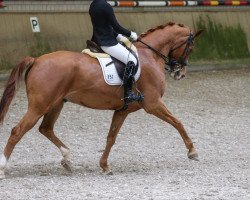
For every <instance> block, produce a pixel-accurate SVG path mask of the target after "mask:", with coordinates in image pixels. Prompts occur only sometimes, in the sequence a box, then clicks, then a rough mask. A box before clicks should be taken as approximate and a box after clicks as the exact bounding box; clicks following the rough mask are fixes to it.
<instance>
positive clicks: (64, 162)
mask: <svg viewBox="0 0 250 200" xmlns="http://www.w3.org/2000/svg"><path fill="white" fill-rule="evenodd" d="M61 165H62V166H63V167H64V169H66V170H67V171H68V172H72V166H71V162H70V161H68V160H64V159H62V161H61Z"/></svg>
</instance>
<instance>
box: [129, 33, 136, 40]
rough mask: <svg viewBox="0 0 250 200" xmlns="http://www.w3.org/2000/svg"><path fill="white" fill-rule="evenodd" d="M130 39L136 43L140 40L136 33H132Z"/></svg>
mask: <svg viewBox="0 0 250 200" xmlns="http://www.w3.org/2000/svg"><path fill="white" fill-rule="evenodd" d="M130 38H132V40H133V41H136V40H137V39H138V36H137V34H136V33H135V32H131V35H130Z"/></svg>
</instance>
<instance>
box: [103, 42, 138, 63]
mask: <svg viewBox="0 0 250 200" xmlns="http://www.w3.org/2000/svg"><path fill="white" fill-rule="evenodd" d="M101 48H102V50H103V51H104V52H105V53H107V54H109V55H111V56H112V57H114V58H116V59H117V60H120V61H121V62H123V63H124V64H125V65H127V63H128V62H129V61H132V62H134V64H135V65H137V59H136V58H135V57H134V55H133V54H132V53H130V52H129V51H128V50H127V49H126V48H125V47H124V46H122V45H121V44H120V43H118V44H117V45H115V46H111V47H106V46H101Z"/></svg>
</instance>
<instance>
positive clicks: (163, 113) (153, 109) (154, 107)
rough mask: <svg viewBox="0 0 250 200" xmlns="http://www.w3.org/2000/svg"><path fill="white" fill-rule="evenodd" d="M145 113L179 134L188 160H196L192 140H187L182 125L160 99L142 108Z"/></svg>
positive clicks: (196, 156) (187, 137) (196, 155)
mask: <svg viewBox="0 0 250 200" xmlns="http://www.w3.org/2000/svg"><path fill="white" fill-rule="evenodd" d="M144 109H145V110H146V112H148V113H150V114H153V115H155V116H156V117H158V118H160V119H162V120H164V121H165V122H168V123H169V124H171V125H172V126H174V127H175V128H176V129H177V130H178V132H179V133H180V135H181V137H182V139H183V141H184V143H185V145H186V147H187V149H188V158H190V159H192V160H198V154H197V152H196V150H195V148H194V145H193V142H192V140H191V139H190V138H189V136H188V134H187V132H186V130H185V129H184V127H183V125H182V123H181V122H180V121H179V120H178V119H177V118H176V117H175V116H174V115H173V114H172V113H171V112H170V111H169V110H168V109H167V107H166V105H165V103H164V102H163V100H162V99H159V100H158V101H157V103H155V104H151V105H150V104H148V106H147V105H145V106H144Z"/></svg>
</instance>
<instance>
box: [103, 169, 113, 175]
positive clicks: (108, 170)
mask: <svg viewBox="0 0 250 200" xmlns="http://www.w3.org/2000/svg"><path fill="white" fill-rule="evenodd" d="M102 174H103V175H113V172H112V170H111V169H109V168H108V169H103V170H102Z"/></svg>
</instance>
